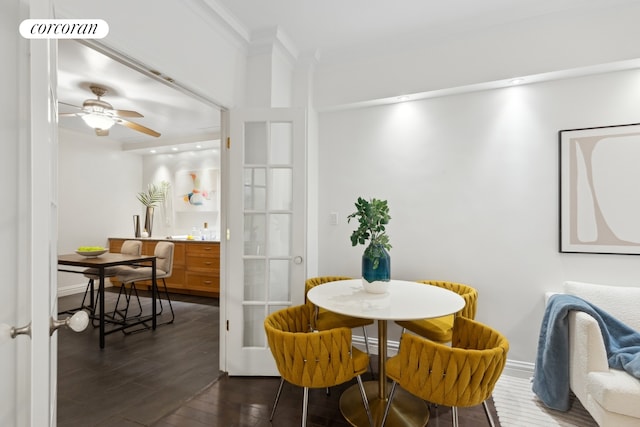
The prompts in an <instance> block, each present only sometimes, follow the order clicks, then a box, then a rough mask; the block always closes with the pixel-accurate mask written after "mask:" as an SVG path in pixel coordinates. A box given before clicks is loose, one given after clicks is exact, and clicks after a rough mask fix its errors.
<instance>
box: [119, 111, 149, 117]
mask: <svg viewBox="0 0 640 427" xmlns="http://www.w3.org/2000/svg"><path fill="white" fill-rule="evenodd" d="M112 111H113V114H115V115H116V116H120V117H144V116H143V115H142V114H140V113H138V112H137V111H132V110H112Z"/></svg>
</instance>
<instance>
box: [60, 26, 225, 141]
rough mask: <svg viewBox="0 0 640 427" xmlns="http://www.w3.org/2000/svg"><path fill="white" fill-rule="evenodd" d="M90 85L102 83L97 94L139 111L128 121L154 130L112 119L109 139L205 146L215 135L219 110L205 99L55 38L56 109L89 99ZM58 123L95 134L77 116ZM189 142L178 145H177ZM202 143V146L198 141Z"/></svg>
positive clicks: (122, 107) (64, 110) (67, 109)
mask: <svg viewBox="0 0 640 427" xmlns="http://www.w3.org/2000/svg"><path fill="white" fill-rule="evenodd" d="M91 85H98V86H102V87H104V88H106V89H107V93H106V94H105V95H104V96H103V97H102V100H103V101H106V102H108V103H109V104H111V105H112V106H113V108H115V109H120V110H134V111H137V112H139V113H140V114H142V115H143V116H144V117H141V118H133V119H131V121H133V122H136V123H139V124H141V125H143V126H145V127H148V128H151V129H153V130H155V131H156V132H159V133H160V134H161V135H160V137H157V138H156V137H152V136H149V135H146V134H144V133H140V132H137V131H134V130H132V129H129V128H127V127H124V126H119V125H114V126H113V127H112V128H111V129H110V130H109V136H108V138H109V139H112V140H116V141H119V142H122V143H125V144H126V145H127V146H128V147H132V146H133V147H135V146H136V145H140V146H142V147H148V146H149V145H151V144H153V145H167V146H169V145H171V146H173V145H176V144H179V143H185V142H187V143H193V144H189V145H194V144H195V142H198V143H200V145H203V144H205V143H204V142H203V141H205V142H206V141H209V142H208V143H206V148H209V147H211V146H213V145H215V144H214V143H212V142H211V141H212V140H214V139H218V138H219V131H220V111H219V109H217V108H214V107H213V106H211V105H209V104H205V103H204V102H202V101H200V100H198V99H196V98H194V97H192V96H189V95H187V94H185V93H183V92H181V91H180V90H178V89H175V88H173V87H170V86H169V85H167V84H165V83H164V82H162V81H161V79H156V78H153V77H149V76H147V75H145V74H142V73H141V72H139V71H137V70H135V69H133V68H131V67H129V66H127V65H124V64H123V63H120V62H118V61H115V60H113V59H112V58H110V57H109V56H107V55H105V54H103V53H100V52H98V51H97V50H94V49H92V48H91V47H89V46H87V45H85V44H82V43H80V42H77V41H75V40H64V39H62V40H59V43H58V100H59V101H60V104H59V110H60V112H61V113H67V112H71V113H73V112H78V111H79V110H78V109H75V108H72V107H69V106H67V105H65V104H72V105H75V106H78V107H81V106H82V103H83V102H84V101H85V100H86V99H95V98H96V97H95V95H94V94H93V93H92V92H91V90H90V89H89V86H91ZM59 126H60V127H61V128H65V129H71V130H75V131H78V132H82V133H86V134H87V135H91V136H92V137H93V135H95V133H94V132H93V130H92V129H91V128H89V127H88V126H87V125H86V124H85V123H84V122H83V121H82V119H81V118H80V117H61V118H60V119H59ZM185 148H189V146H187V145H182V146H181V150H183V149H185ZM203 148H204V147H203Z"/></svg>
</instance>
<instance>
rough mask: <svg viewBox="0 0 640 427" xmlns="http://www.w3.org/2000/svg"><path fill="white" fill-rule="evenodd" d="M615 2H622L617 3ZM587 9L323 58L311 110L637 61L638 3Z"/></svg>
mask: <svg viewBox="0 0 640 427" xmlns="http://www.w3.org/2000/svg"><path fill="white" fill-rule="evenodd" d="M618 3H620V2H618ZM623 3H626V4H617V5H615V6H612V5H611V4H610V3H609V2H607V4H604V2H603V4H602V5H600V6H597V7H594V6H591V7H589V6H588V5H585V8H584V9H583V10H581V11H580V12H576V11H574V10H571V11H569V12H566V13H564V14H559V15H551V16H545V15H543V16H539V17H537V18H534V19H528V20H524V21H519V22H514V23H511V24H505V25H502V26H497V27H492V28H487V29H482V23H479V24H478V27H479V28H480V29H479V30H476V31H469V32H463V33H460V34H457V35H456V36H451V37H447V38H429V37H415V38H414V39H413V41H412V42H410V43H407V44H405V45H404V46H399V47H398V46H391V48H390V47H389V46H385V45H384V44H383V43H380V44H379V45H378V46H376V47H375V48H373V49H360V50H359V51H358V52H350V54H349V56H348V57H340V58H323V60H322V61H321V62H320V64H319V67H318V69H317V72H316V82H315V93H316V107H317V108H318V109H320V110H323V109H327V108H334V107H335V106H337V105H345V104H351V103H356V102H362V101H369V100H372V99H380V98H387V97H396V96H399V95H404V94H412V93H421V92H429V91H436V90H442V89H449V88H455V87H461V86H467V85H473V84H479V83H485V82H492V81H496V80H503V79H512V78H514V77H521V76H529V75H534V74H541V73H549V72H557V71H559V70H570V69H575V68H582V67H591V66H598V65H600V64H605V63H612V62H618V61H626V60H635V59H637V58H639V57H640V45H638V44H637V43H629V40H638V39H639V38H640V26H639V25H637V22H638V19H640V4H638V2H633V1H631V2H623Z"/></svg>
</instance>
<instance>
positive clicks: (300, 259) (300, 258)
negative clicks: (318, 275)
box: [293, 255, 304, 265]
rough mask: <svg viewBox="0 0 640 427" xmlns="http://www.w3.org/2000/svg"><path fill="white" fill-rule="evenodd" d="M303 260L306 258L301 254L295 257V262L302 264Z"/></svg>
mask: <svg viewBox="0 0 640 427" xmlns="http://www.w3.org/2000/svg"><path fill="white" fill-rule="evenodd" d="M302 261H304V260H303V259H302V257H301V256H300V255H298V256H296V257H293V263H294V264H298V265H300V264H302Z"/></svg>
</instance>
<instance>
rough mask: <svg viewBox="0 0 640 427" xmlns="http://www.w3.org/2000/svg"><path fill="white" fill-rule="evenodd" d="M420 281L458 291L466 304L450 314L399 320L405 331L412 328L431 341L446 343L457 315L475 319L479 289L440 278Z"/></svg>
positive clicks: (449, 339) (449, 338)
mask: <svg viewBox="0 0 640 427" xmlns="http://www.w3.org/2000/svg"><path fill="white" fill-rule="evenodd" d="M418 283H424V284H425V285H431V286H437V287H439V288H444V289H447V290H450V291H452V292H455V293H457V294H458V295H460V296H461V297H462V298H464V302H465V305H464V307H463V308H462V310H460V311H459V312H457V313H454V314H450V315H448V316H443V317H437V318H434V319H418V320H403V321H397V322H396V323H397V324H398V325H400V326H401V327H402V328H403V330H402V332H403V333H404V330H405V329H408V330H410V331H411V332H413V333H416V334H418V335H420V336H422V337H424V338H428V339H430V340H431V341H436V342H440V343H445V342H449V341H451V335H452V330H453V319H454V317H455V316H463V317H466V318H468V319H475V317H476V308H477V306H478V291H477V290H476V289H475V288H472V287H471V286H469V285H464V284H462V283H454V282H443V281H439V280H420V281H418Z"/></svg>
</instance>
